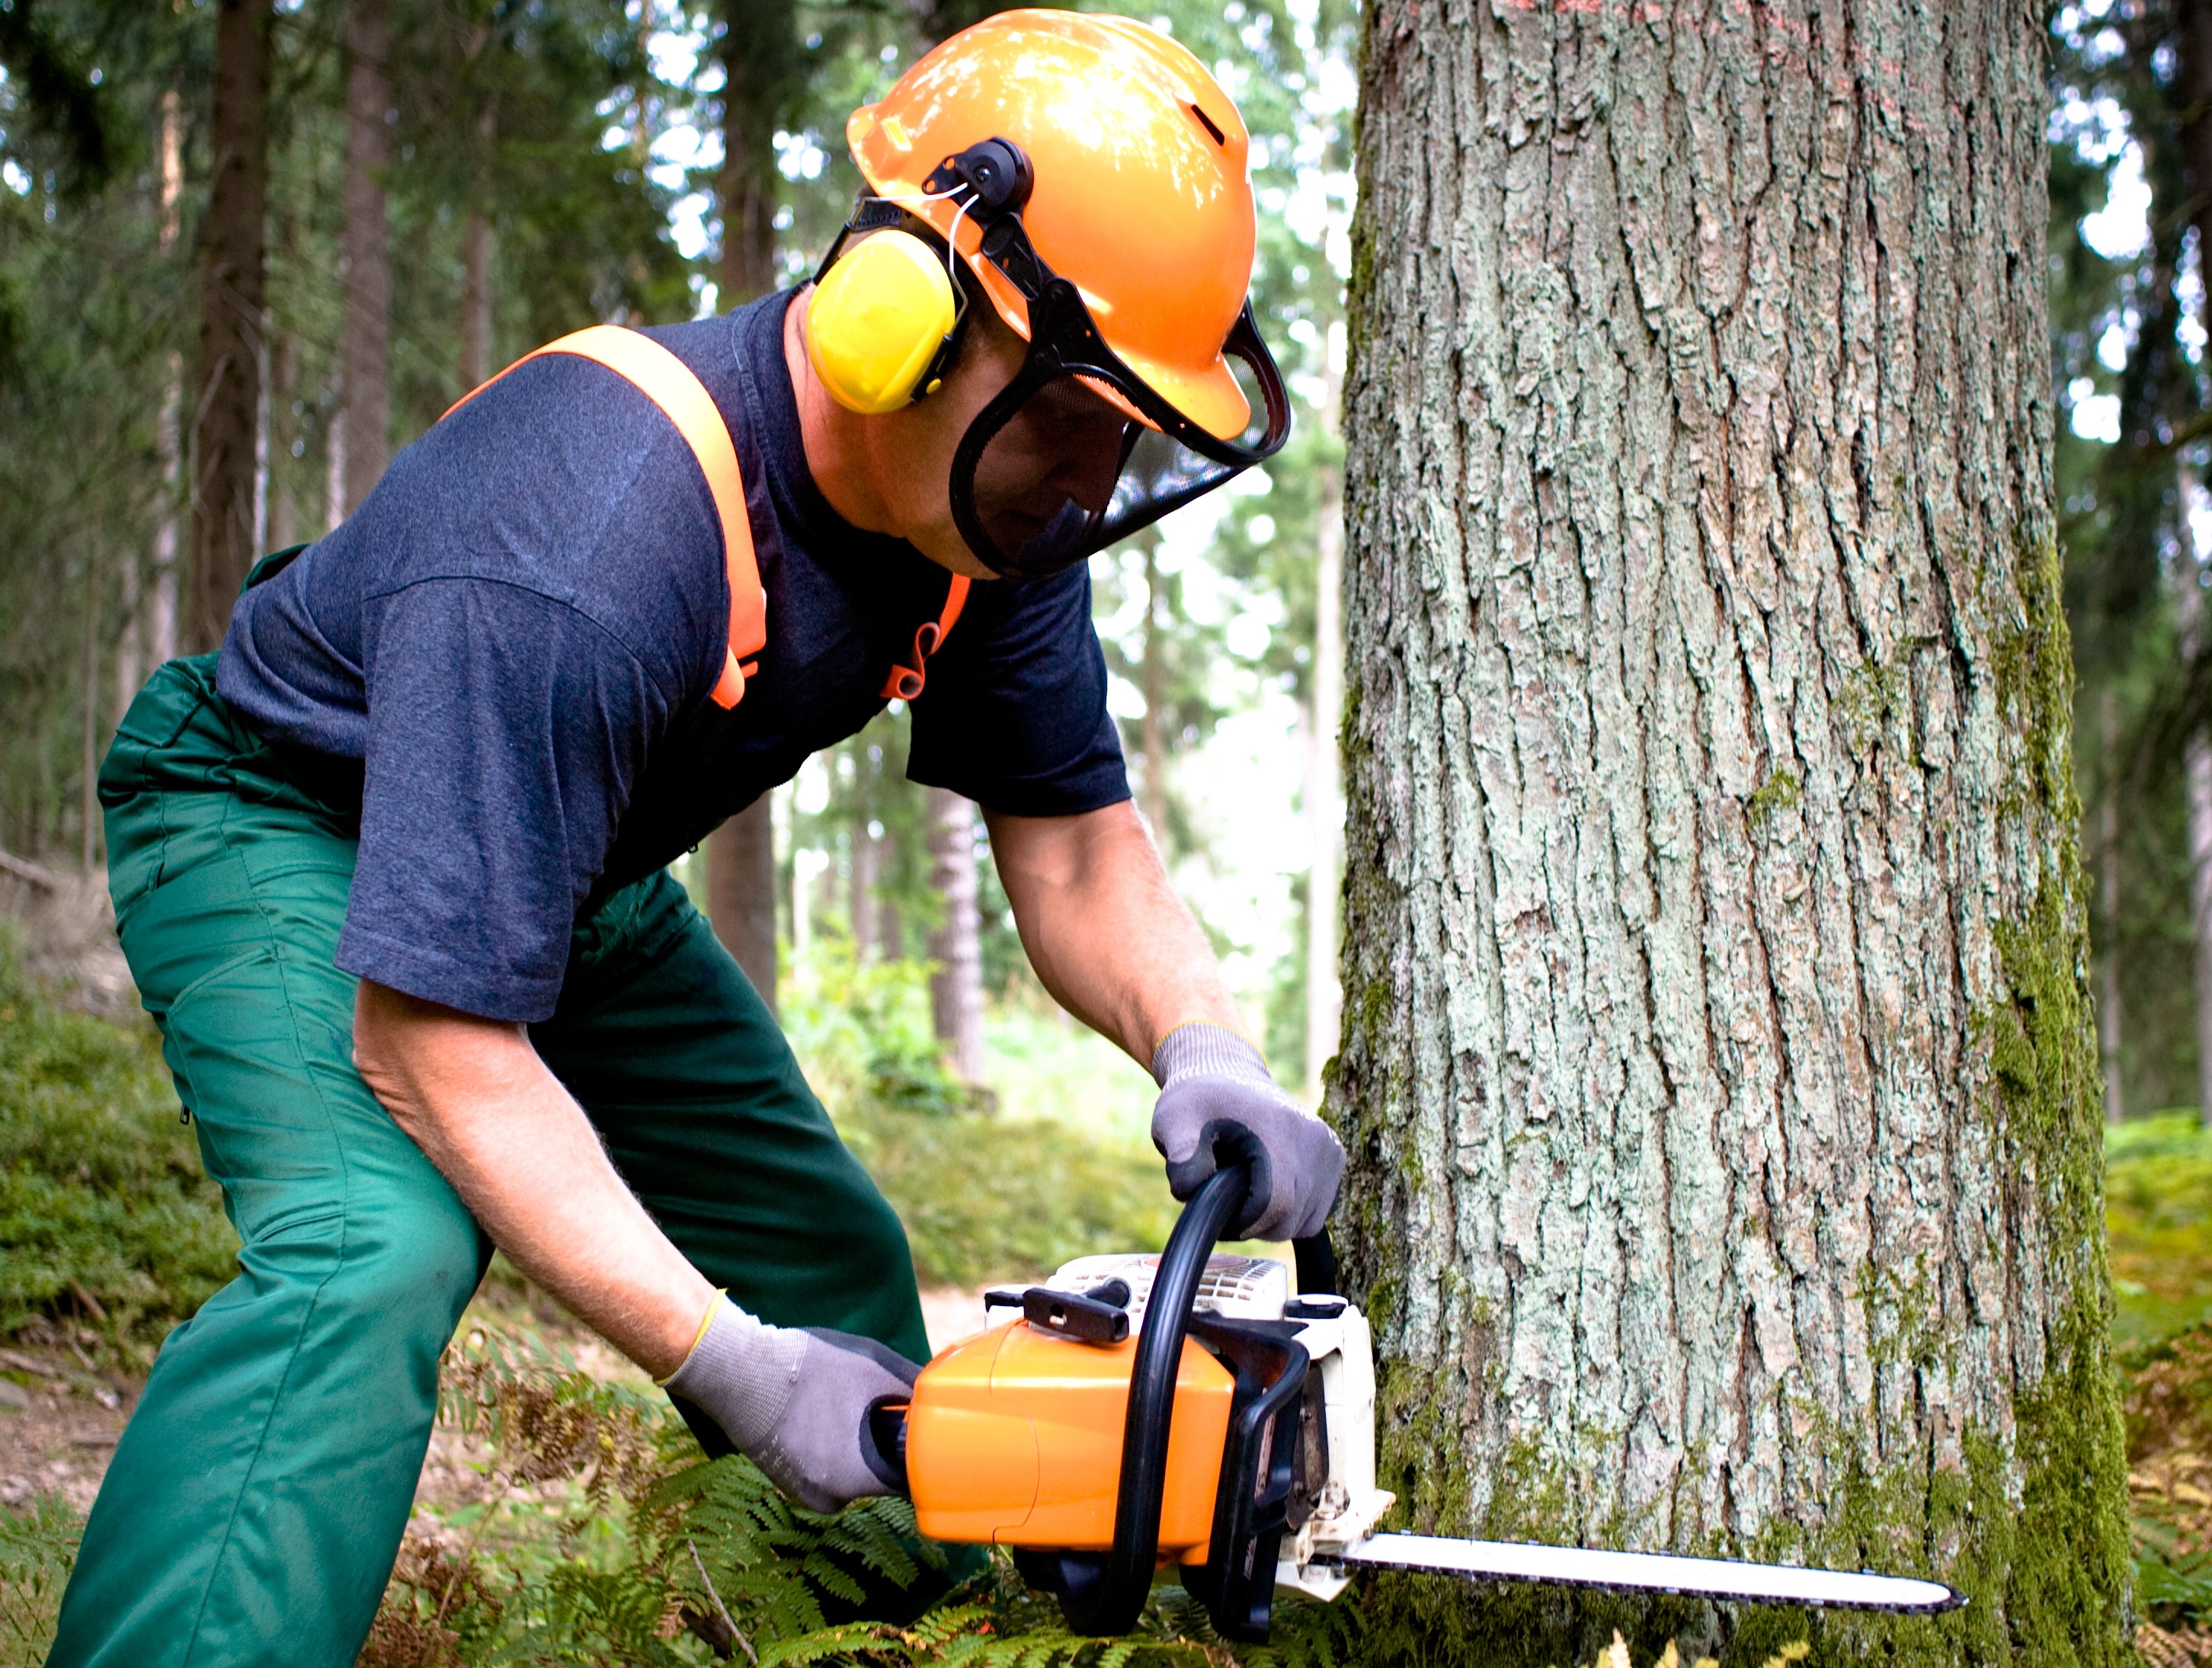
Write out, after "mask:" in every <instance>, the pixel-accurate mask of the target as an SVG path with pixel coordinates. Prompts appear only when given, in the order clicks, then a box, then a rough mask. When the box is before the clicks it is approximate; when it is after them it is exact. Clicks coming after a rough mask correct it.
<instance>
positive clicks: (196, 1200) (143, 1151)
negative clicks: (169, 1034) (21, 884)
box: [0, 933, 238, 1367]
mask: <svg viewBox="0 0 2212 1668" xmlns="http://www.w3.org/2000/svg"><path fill="white" fill-rule="evenodd" d="M237 1250H238V1237H237V1235H236V1234H235V1233H233V1232H232V1231H231V1227H230V1223H229V1222H228V1221H227V1220H226V1219H225V1217H224V1216H223V1214H222V1196H221V1193H220V1191H219V1190H217V1189H216V1185H215V1184H213V1183H212V1182H210V1181H209V1180H208V1179H207V1178H206V1176H205V1175H204V1173H203V1172H202V1171H201V1168H200V1160H199V1151H198V1146H197V1141H195V1140H194V1138H193V1134H192V1131H191V1129H189V1128H187V1127H185V1125H183V1124H182V1123H179V1119H178V1107H177V1097H176V1094H175V1093H174V1091H173V1090H172V1089H171V1087H169V1080H168V1074H167V1073H166V1072H165V1071H163V1069H162V1068H161V1053H160V1046H159V1044H158V1043H157V1041H156V1039H155V1035H154V1028H153V1026H151V1025H149V1024H147V1023H145V1022H144V1021H143V1020H140V1021H138V1022H137V1023H135V1024H131V1025H118V1024H116V1023H115V1022H114V1021H112V1020H102V1019H98V1018H95V1017H94V1016H93V1015H91V1014H80V1013H76V1012H73V1011H71V1010H70V1009H68V1008H66V1007H62V1006H61V1005H60V1004H59V1003H58V1002H57V1001H55V1000H54V999H53V997H52V995H51V994H50V993H49V992H47V991H46V990H45V989H42V988H41V987H40V985H39V984H37V983H35V982H34V981H33V980H31V979H30V978H29V977H27V976H26V975H25V974H24V972H23V971H22V967H21V963H20V961H19V960H18V959H17V957H16V955H15V950H14V947H13V946H12V945H11V944H10V943H9V941H8V940H7V938H6V936H5V934H4V933H0V1336H6V1335H8V1334H9V1333H13V1332H15V1331H16V1330H19V1329H20V1328H21V1327H22V1326H23V1325H24V1324H25V1323H26V1322H29V1321H36V1322H47V1321H51V1320H56V1319H58V1320H60V1321H61V1322H63V1323H64V1324H67V1325H68V1326H69V1327H70V1330H71V1333H72V1336H77V1337H78V1342H81V1343H82V1342H86V1341H87V1340H86V1338H85V1337H84V1336H79V1335H80V1334H89V1336H90V1341H91V1342H94V1343H96V1344H99V1345H102V1346H106V1347H111V1348H114V1349H115V1350H117V1351H118V1352H119V1353H120V1354H121V1355H122V1356H123V1358H124V1359H125V1360H126V1361H129V1362H131V1364H132V1365H136V1366H140V1367H143V1366H144V1365H146V1364H147V1363H148V1362H149V1361H151V1360H152V1356H153V1351H154V1349H155V1347H156V1346H158V1345H159V1343H160V1342H161V1339H162V1338H163V1337H164V1336H167V1333H168V1330H169V1329H170V1328H171V1327H172V1326H173V1325H175V1324H177V1323H178V1322H179V1321H180V1320H182V1319H184V1318H185V1317H186V1316H188V1315H190V1314H191V1312H193V1310H195V1309H197V1307H198V1306H200V1304H201V1303H202V1302H204V1301H205V1300H206V1299H207V1298H208V1297H209V1296H210V1295H211V1294H213V1293H214V1292H215V1291H216V1288H218V1287H220V1286H222V1284H223V1282H224V1281H228V1279H229V1278H230V1277H231V1276H232V1275H234V1274H235V1273H236V1272H237V1268H236V1264H235V1263H234V1260H233V1259H234V1257H235V1256H236V1254H237ZM34 1330H35V1328H34Z"/></svg>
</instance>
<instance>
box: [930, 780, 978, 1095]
mask: <svg viewBox="0 0 2212 1668" xmlns="http://www.w3.org/2000/svg"><path fill="white" fill-rule="evenodd" d="M928 818H929V868H930V880H931V882H932V884H933V885H934V886H935V887H936V888H937V895H938V896H939V898H942V899H943V900H944V904H945V913H944V918H943V919H942V921H941V922H939V926H938V928H937V930H936V931H935V932H933V933H932V934H930V935H929V954H930V959H932V960H933V961H934V962H935V963H936V964H937V971H935V972H933V973H932V974H931V975H930V976H929V1006H930V1013H931V1016H932V1018H933V1020H934V1021H935V1024H934V1027H933V1028H934V1029H935V1031H936V1033H937V1038H938V1040H939V1042H941V1043H943V1044H945V1045H946V1052H947V1053H948V1054H949V1055H950V1056H951V1062H952V1069H953V1071H954V1073H955V1074H957V1076H958V1077H959V1078H960V1080H961V1081H963V1082H965V1083H980V1082H981V1081H983V947H982V933H981V919H982V918H981V913H980V910H979V907H978V906H979V896H978V894H979V892H980V891H981V888H980V886H979V885H978V884H977V880H976V874H975V802H974V801H972V800H967V799H963V798H962V797H961V796H960V795H959V794H956V793H954V792H953V791H952V790H951V788H931V789H929V790H928Z"/></svg>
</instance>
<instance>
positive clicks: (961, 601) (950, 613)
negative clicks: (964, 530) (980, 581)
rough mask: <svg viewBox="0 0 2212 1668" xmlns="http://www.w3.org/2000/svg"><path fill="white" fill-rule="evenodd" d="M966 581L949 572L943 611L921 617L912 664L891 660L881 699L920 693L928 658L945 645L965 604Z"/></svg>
mask: <svg viewBox="0 0 2212 1668" xmlns="http://www.w3.org/2000/svg"><path fill="white" fill-rule="evenodd" d="M968 586H969V578H968V575H965V574H955V575H952V583H951V585H949V586H948V587H945V612H943V613H941V614H939V616H938V617H937V618H935V619H933V620H924V621H923V622H922V624H921V630H918V631H916V632H915V634H914V664H913V665H912V666H902V665H900V664H898V663H897V662H896V661H894V662H892V665H891V671H890V676H889V677H888V678H886V679H884V700H886V701H911V700H913V699H914V697H915V696H917V695H919V694H921V691H922V685H924V684H926V683H927V681H928V666H929V657H930V656H931V655H933V654H935V653H937V651H938V650H939V648H943V647H944V646H945V638H947V637H949V636H951V635H952V625H953V622H954V621H956V620H957V619H958V618H960V611H961V610H962V609H963V608H964V607H966V606H968Z"/></svg>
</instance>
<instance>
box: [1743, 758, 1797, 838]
mask: <svg viewBox="0 0 2212 1668" xmlns="http://www.w3.org/2000/svg"><path fill="white" fill-rule="evenodd" d="M1804 798H1805V787H1804V783H1803V782H1801V781H1800V780H1799V779H1798V776H1797V773H1796V771H1795V770H1777V771H1776V772H1775V773H1774V774H1773V775H1772V776H1769V777H1767V779H1766V780H1765V782H1761V783H1759V791H1758V792H1756V793H1754V794H1753V795H1752V796H1751V798H1750V799H1749V800H1748V801H1746V802H1745V805H1744V807H1743V825H1744V827H1745V828H1746V829H1747V830H1748V831H1750V832H1752V833H1753V834H1756V833H1758V832H1759V830H1760V829H1762V828H1764V827H1765V825H1766V823H1767V820H1768V819H1770V818H1771V817H1772V816H1773V815H1774V814H1775V813H1777V812H1780V811H1788V810H1790V809H1793V808H1794V807H1796V806H1797V805H1799V804H1801V803H1802V801H1803V800H1804Z"/></svg>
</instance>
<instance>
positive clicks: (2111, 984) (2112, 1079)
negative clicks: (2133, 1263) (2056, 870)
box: [2097, 683, 2202, 1123]
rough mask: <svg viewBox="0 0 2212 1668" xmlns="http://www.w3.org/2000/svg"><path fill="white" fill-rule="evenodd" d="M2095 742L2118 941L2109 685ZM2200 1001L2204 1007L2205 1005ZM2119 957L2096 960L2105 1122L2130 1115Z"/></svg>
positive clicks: (2114, 716) (2116, 708)
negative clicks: (2123, 1076) (2123, 1077)
mask: <svg viewBox="0 0 2212 1668" xmlns="http://www.w3.org/2000/svg"><path fill="white" fill-rule="evenodd" d="M2097 739H2098V740H2099V741H2100V743H2102V744H2103V745H2102V746H2101V748H2100V752H2102V754H2103V756H2104V758H2105V761H2106V770H2105V781H2104V782H2103V783H2102V784H2101V786H2100V788H2099V790H2098V794H2097V906H2098V908H2099V909H2100V910H2101V911H2102V912H2103V914H2104V917H2105V928H2106V932H2108V933H2112V934H2114V935H2115V936H2116V937H2117V932H2116V925H2117V923H2118V921H2119V918H2120V783H2119V776H2120V772H2119V770H2118V769H2117V768H2115V761H2116V760H2117V758H2118V753H2119V746H2120V699H2119V691H2118V690H2117V689H2115V688H2113V686H2112V685H2111V684H2110V683H2107V684H2106V685H2105V686H2104V688H2103V689H2101V690H2100V691H2098V696H2097ZM2201 1005H2202V1004H2201V1003H2200V1007H2201ZM2120 1037H2121V1027H2120V957H2119V952H2118V949H2117V948H2116V947H2112V946H2107V947H2106V949H2105V951H2104V953H2102V954H2100V956H2098V958H2097V1060H2098V1063H2099V1064H2100V1066H2101V1067H2103V1068H2104V1073H2105V1122H2106V1123H2119V1122H2120V1121H2121V1119H2122V1118H2124V1117H2125V1116H2126V1115H2127V1100H2126V1096H2125V1093H2124V1090H2123V1086H2122V1084H2121V1081H2120Z"/></svg>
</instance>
